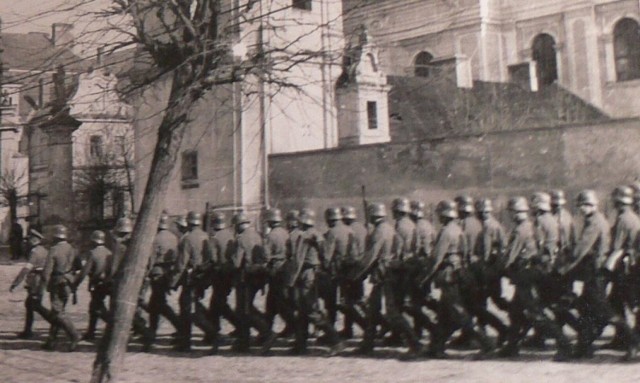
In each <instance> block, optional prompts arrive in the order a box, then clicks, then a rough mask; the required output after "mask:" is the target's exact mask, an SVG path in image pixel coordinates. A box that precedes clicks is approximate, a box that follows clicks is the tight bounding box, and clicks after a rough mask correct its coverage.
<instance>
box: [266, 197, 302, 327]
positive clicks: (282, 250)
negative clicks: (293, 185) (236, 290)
mask: <svg viewBox="0 0 640 383" xmlns="http://www.w3.org/2000/svg"><path fill="white" fill-rule="evenodd" d="M266 221H267V225H268V226H269V228H270V231H269V234H267V236H266V238H265V252H266V257H267V270H268V272H269V291H268V293H267V303H266V316H267V321H268V324H269V328H273V321H274V319H275V316H276V315H278V314H279V315H280V317H282V319H283V320H284V321H285V323H286V326H287V327H289V328H293V326H294V316H295V313H294V310H293V308H292V306H293V297H292V296H291V294H290V290H289V288H288V286H287V285H286V283H285V282H286V281H285V278H286V275H285V264H286V262H287V246H288V241H289V232H288V231H287V230H286V229H285V228H284V227H282V212H281V211H280V209H276V208H272V209H269V210H267V212H266Z"/></svg>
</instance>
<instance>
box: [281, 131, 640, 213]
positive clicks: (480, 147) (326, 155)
mask: <svg viewBox="0 0 640 383" xmlns="http://www.w3.org/2000/svg"><path fill="white" fill-rule="evenodd" d="M269 173H270V182H269V185H270V197H271V204H272V205H273V206H278V207H281V208H284V209H288V208H301V207H304V206H310V207H313V208H316V209H318V212H319V213H320V212H321V211H322V210H324V209H325V208H326V207H329V206H334V205H343V204H352V205H354V206H356V207H358V208H360V207H361V206H362V202H361V185H364V186H365V187H366V192H367V198H368V199H369V200H370V201H381V202H386V203H389V202H390V201H391V200H392V199H393V198H395V197H397V196H406V197H408V198H418V199H422V200H424V201H425V202H426V203H427V204H428V205H431V206H433V205H435V204H436V203H437V202H438V201H439V200H440V199H442V198H453V197H455V196H456V195H457V194H458V193H461V192H466V193H469V194H471V195H473V196H490V197H492V198H495V199H496V202H497V205H498V206H503V205H504V204H505V201H506V199H507V198H508V197H509V196H511V195H515V194H523V195H527V196H528V195H530V194H531V193H532V192H533V191H535V190H540V189H542V190H548V189H551V188H563V189H565V190H566V191H567V192H568V197H569V198H573V196H575V194H576V193H577V192H578V191H579V190H580V189H582V188H586V187H589V188H594V189H596V190H597V191H598V192H599V193H600V196H601V199H603V200H605V199H606V197H607V195H608V193H609V192H610V190H611V189H612V188H613V187H615V186H616V185H617V184H619V183H628V182H630V181H632V180H634V179H635V178H636V177H638V176H640V120H637V119H628V120H616V121H611V122H607V123H600V124H594V125H569V126H562V127H550V128H538V129H530V130H522V131H517V132H496V133H491V134H487V135H484V136H478V135H473V136H461V137H450V138H442V139H430V140H422V141H414V142H408V143H391V144H380V145H371V146H361V147H357V148H341V149H335V150H325V151H316V152H307V153H298V154H287V155H273V156H271V157H270V163H269ZM603 204H604V205H605V208H607V204H606V203H603Z"/></svg>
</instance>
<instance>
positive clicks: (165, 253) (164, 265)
mask: <svg viewBox="0 0 640 383" xmlns="http://www.w3.org/2000/svg"><path fill="white" fill-rule="evenodd" d="M170 223H171V221H170V219H169V216H168V215H167V214H163V215H161V216H160V222H159V223H158V233H157V234H156V237H155V238H154V240H153V249H152V253H151V258H150V260H149V265H151V267H150V270H149V281H150V284H151V295H150V297H149V304H148V311H149V331H150V336H151V338H150V339H149V341H150V342H152V341H154V340H155V337H156V333H157V332H158V325H159V324H160V316H164V317H165V318H166V319H167V320H168V321H169V322H171V324H172V325H173V327H174V328H175V329H176V331H179V330H180V324H179V318H178V315H176V313H175V311H173V309H172V308H171V306H169V304H168V303H167V295H168V294H169V293H170V291H171V272H172V270H173V267H174V266H175V265H176V260H177V258H178V238H177V237H176V235H175V234H173V233H172V232H171V231H170V230H169V228H170ZM149 347H150V343H149Z"/></svg>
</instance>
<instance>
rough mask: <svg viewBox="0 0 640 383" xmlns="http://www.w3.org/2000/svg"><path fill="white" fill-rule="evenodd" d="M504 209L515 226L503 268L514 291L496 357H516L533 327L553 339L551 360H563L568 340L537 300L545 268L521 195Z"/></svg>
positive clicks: (567, 348)
mask: <svg viewBox="0 0 640 383" xmlns="http://www.w3.org/2000/svg"><path fill="white" fill-rule="evenodd" d="M508 208H509V210H510V211H511V213H512V219H513V222H514V224H515V227H514V229H513V230H512V232H511V236H510V239H509V245H508V247H507V262H506V265H505V270H506V272H507V275H508V276H509V279H511V281H512V283H513V284H514V285H515V293H514V296H513V299H512V300H511V303H510V304H509V321H510V322H511V325H510V328H509V338H508V340H507V344H506V345H505V346H504V347H503V348H502V349H501V350H500V356H503V357H513V356H517V355H518V354H519V343H520V340H521V338H522V337H523V336H525V335H526V330H528V329H529V328H530V327H533V328H534V329H535V331H536V332H537V333H539V334H541V335H542V336H549V337H553V338H555V339H556V347H557V350H558V351H557V353H556V355H555V356H554V360H556V361H563V360H567V359H568V358H569V357H570V356H571V346H570V343H569V340H568V339H567V338H566V337H565V336H564V334H563V333H562V328H561V327H560V326H559V325H558V324H557V323H555V322H554V320H553V319H551V318H549V317H548V315H547V313H546V312H545V310H544V306H543V302H542V301H541V299H540V297H541V287H542V284H543V283H544V278H543V275H544V272H546V270H544V266H545V265H544V263H543V262H542V259H541V258H542V257H541V256H540V253H539V251H538V245H537V242H536V236H535V228H534V227H533V224H532V222H531V220H530V219H529V205H528V203H527V200H526V199H525V198H524V197H515V198H512V199H511V200H509V206H508Z"/></svg>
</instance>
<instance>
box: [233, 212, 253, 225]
mask: <svg viewBox="0 0 640 383" xmlns="http://www.w3.org/2000/svg"><path fill="white" fill-rule="evenodd" d="M232 221H233V224H234V225H240V224H242V223H251V220H250V219H249V217H248V216H247V213H245V212H244V211H240V212H237V213H236V214H235V215H234V216H233V219H232Z"/></svg>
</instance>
